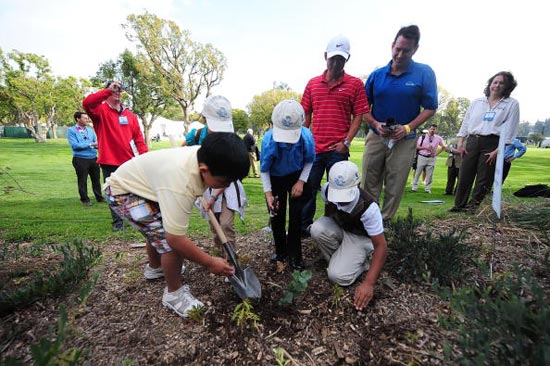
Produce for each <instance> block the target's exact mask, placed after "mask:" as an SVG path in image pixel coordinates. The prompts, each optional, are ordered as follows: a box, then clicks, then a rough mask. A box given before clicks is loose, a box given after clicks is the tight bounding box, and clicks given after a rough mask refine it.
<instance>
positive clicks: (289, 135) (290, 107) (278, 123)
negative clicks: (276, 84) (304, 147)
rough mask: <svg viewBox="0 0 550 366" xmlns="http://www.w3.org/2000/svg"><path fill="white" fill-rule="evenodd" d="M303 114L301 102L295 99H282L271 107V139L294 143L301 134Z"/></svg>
mask: <svg viewBox="0 0 550 366" xmlns="http://www.w3.org/2000/svg"><path fill="white" fill-rule="evenodd" d="M304 119H305V115H304V109H303V108H302V106H301V104H300V103H298V102H297V101H295V100H291V99H288V100H283V101H281V102H279V104H277V105H276V106H275V108H274V109H273V113H272V114H271V121H272V122H273V140H275V141H276V142H286V143H289V144H294V143H296V142H297V141H298V140H299V139H300V136H301V134H302V124H303V123H304Z"/></svg>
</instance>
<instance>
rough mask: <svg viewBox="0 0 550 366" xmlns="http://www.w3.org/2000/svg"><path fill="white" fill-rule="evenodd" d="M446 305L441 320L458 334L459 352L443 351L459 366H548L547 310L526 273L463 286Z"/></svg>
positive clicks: (549, 323)
mask: <svg viewBox="0 0 550 366" xmlns="http://www.w3.org/2000/svg"><path fill="white" fill-rule="evenodd" d="M447 291H448V289H447ZM450 306H451V313H450V315H449V316H447V317H440V319H439V322H440V324H441V325H443V326H444V327H445V328H447V329H452V330H455V331H457V332H458V335H459V336H458V339H457V340H456V346H457V347H458V349H459V351H460V352H459V354H452V352H451V348H450V347H449V346H447V347H445V349H446V350H447V351H446V357H447V358H449V359H452V360H453V361H454V362H456V363H457V364H458V365H499V366H500V365H503V366H504V365H536V366H538V365H540V366H544V365H549V364H550V307H549V305H548V299H545V295H544V292H543V289H542V288H541V287H540V286H539V285H538V284H537V282H536V280H535V279H534V277H532V276H531V272H530V271H525V272H523V273H522V272H521V271H520V270H519V269H518V268H517V267H516V273H515V276H511V275H506V276H505V277H504V278H502V279H499V280H494V281H493V282H492V283H490V284H486V285H478V286H476V287H473V288H470V287H466V288H462V289H460V290H458V291H456V292H455V293H453V294H452V295H451V297H450Z"/></svg>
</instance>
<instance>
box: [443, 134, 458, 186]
mask: <svg viewBox="0 0 550 366" xmlns="http://www.w3.org/2000/svg"><path fill="white" fill-rule="evenodd" d="M456 146H457V145H456V140H455V141H454V142H451V144H450V145H449V155H448V156H447V161H446V162H445V165H446V166H447V186H446V187H445V195H447V196H454V194H455V192H456V183H457V180H458V173H459V171H460V163H461V162H462V158H461V157H460V155H458V154H456V153H454V151H455V150H456Z"/></svg>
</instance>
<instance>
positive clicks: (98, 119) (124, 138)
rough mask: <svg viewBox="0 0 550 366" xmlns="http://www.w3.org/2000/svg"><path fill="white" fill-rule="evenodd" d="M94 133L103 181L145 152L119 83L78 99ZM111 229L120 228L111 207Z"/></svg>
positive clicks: (145, 149) (143, 142)
mask: <svg viewBox="0 0 550 366" xmlns="http://www.w3.org/2000/svg"><path fill="white" fill-rule="evenodd" d="M82 106H83V107H84V110H85V111H86V113H87V114H88V116H90V118H91V119H92V122H93V124H94V130H95V132H96V133H97V143H98V150H99V158H98V159H97V162H98V164H99V165H100V166H101V171H102V173H103V180H104V181H105V180H106V179H107V178H108V177H109V176H110V175H111V174H112V173H113V172H114V171H115V170H116V169H117V168H118V167H119V166H121V165H122V164H124V163H125V162H126V161H128V160H130V159H132V158H133V157H135V156H138V155H141V154H144V153H146V152H147V151H148V149H147V145H146V144H145V141H144V139H143V134H142V132H141V129H140V127H139V121H138V118H137V116H136V115H135V114H134V113H132V112H131V111H130V110H129V109H128V108H126V107H125V106H124V104H123V103H122V84H121V83H120V82H119V81H112V80H111V81H108V82H107V83H106V84H105V89H103V90H100V91H98V92H97V93H93V94H90V95H88V96H87V97H86V98H84V100H83V101H82ZM111 217H112V219H113V222H112V227H113V231H120V230H122V224H123V223H122V219H121V218H120V217H118V216H117V215H116V214H115V212H114V211H112V210H111Z"/></svg>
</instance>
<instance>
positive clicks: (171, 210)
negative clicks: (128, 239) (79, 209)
mask: <svg viewBox="0 0 550 366" xmlns="http://www.w3.org/2000/svg"><path fill="white" fill-rule="evenodd" d="M248 169H250V165H249V163H248V153H247V152H246V147H245V146H244V143H243V141H242V140H241V138H240V137H239V136H237V135H235V134H234V133H213V134H211V135H208V136H207V137H206V138H205V139H204V141H203V142H202V145H201V146H192V147H180V148H174V149H161V150H156V151H153V152H150V153H147V154H144V155H140V156H138V157H136V158H135V159H131V160H129V161H127V162H126V163H124V164H123V165H122V166H120V167H119V168H118V169H117V170H116V171H115V172H113V174H111V176H109V177H108V178H107V182H106V183H105V187H104V188H105V193H106V195H107V201H108V202H109V206H110V207H111V208H112V209H113V210H114V211H115V212H116V213H117V214H118V215H119V216H120V217H122V218H123V219H124V220H125V221H127V222H129V223H130V225H132V226H133V227H134V228H136V229H137V230H138V231H140V232H141V233H142V234H143V236H144V237H145V238H146V250H147V257H148V259H149V262H148V263H147V265H146V266H145V272H144V277H145V278H147V279H155V278H162V277H164V279H165V280H166V288H165V289H164V293H163V295H162V304H163V305H164V306H165V307H167V308H169V309H171V310H173V311H174V312H175V313H176V314H178V315H179V316H181V317H184V318H185V317H188V316H189V311H190V310H192V309H193V308H194V307H200V306H203V303H202V302H201V301H199V300H197V299H196V298H195V297H194V296H193V295H192V294H191V291H190V289H189V286H188V285H183V283H182V281H181V273H182V272H183V268H184V267H183V260H184V259H187V260H190V261H193V262H195V263H197V264H200V265H201V266H204V267H206V269H207V270H208V272H210V273H214V274H217V275H220V276H231V275H233V274H234V273H235V269H234V268H233V267H232V266H231V265H230V264H229V263H228V262H227V261H226V260H225V259H223V258H219V257H213V256H211V255H209V254H207V253H205V252H204V251H202V250H201V249H200V248H199V247H197V246H196V244H195V243H194V242H193V241H192V240H191V239H189V237H188V236H187V230H188V228H189V218H190V216H191V212H192V211H193V205H194V201H195V200H196V199H197V197H199V196H201V195H202V193H203V192H204V190H205V189H206V188H207V187H212V188H214V189H217V188H223V187H227V186H228V185H229V184H231V182H233V181H235V180H238V179H242V178H243V177H246V175H247V174H248ZM200 276H201V275H199V277H200ZM203 276H204V275H203ZM208 277H209V276H204V278H203V281H204V280H208ZM199 285H200V283H199ZM150 311H156V310H150Z"/></svg>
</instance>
